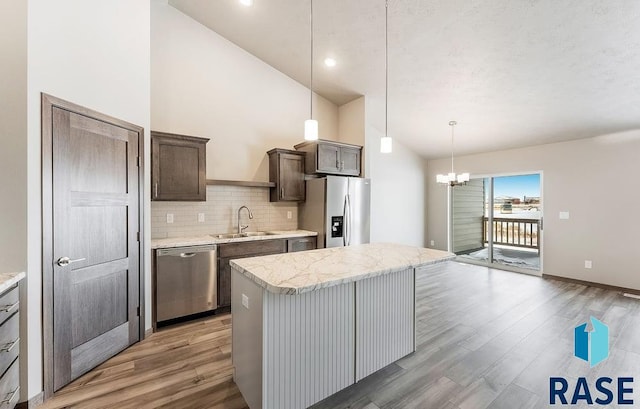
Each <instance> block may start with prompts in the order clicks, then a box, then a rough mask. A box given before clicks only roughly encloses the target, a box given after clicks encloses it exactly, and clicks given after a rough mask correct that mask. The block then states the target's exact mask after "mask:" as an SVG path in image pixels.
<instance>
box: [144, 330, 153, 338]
mask: <svg viewBox="0 0 640 409" xmlns="http://www.w3.org/2000/svg"><path fill="white" fill-rule="evenodd" d="M151 334H153V328H149V329H147V330H145V331H144V337H145V338H146V337H148V336H149V335H151Z"/></svg>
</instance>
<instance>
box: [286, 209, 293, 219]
mask: <svg viewBox="0 0 640 409" xmlns="http://www.w3.org/2000/svg"><path fill="white" fill-rule="evenodd" d="M291 218H293V212H292V211H291V210H289V211H287V219H291Z"/></svg>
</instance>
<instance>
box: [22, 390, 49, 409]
mask: <svg viewBox="0 0 640 409" xmlns="http://www.w3.org/2000/svg"><path fill="white" fill-rule="evenodd" d="M43 403H44V391H42V392H40V393H39V394H37V395H36V396H34V397H33V398H31V399H29V400H28V401H24V402H20V403H18V404H17V405H16V409H32V408H37V407H38V406H40V405H42V404H43Z"/></svg>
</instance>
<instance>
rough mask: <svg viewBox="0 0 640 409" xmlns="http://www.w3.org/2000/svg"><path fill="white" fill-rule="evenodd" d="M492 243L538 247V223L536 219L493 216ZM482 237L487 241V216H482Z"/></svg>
mask: <svg viewBox="0 0 640 409" xmlns="http://www.w3.org/2000/svg"><path fill="white" fill-rule="evenodd" d="M492 231H493V244H503V245H507V246H514V247H525V248H530V249H538V251H539V250H540V248H539V244H538V237H540V223H539V220H537V219H512V218H506V217H494V218H493V227H492ZM482 237H484V242H485V243H488V242H489V218H488V217H484V221H483V223H482Z"/></svg>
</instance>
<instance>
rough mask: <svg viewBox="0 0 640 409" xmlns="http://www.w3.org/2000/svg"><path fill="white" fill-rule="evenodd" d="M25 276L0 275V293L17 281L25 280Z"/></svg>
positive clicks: (17, 274) (19, 274) (21, 274)
mask: <svg viewBox="0 0 640 409" xmlns="http://www.w3.org/2000/svg"><path fill="white" fill-rule="evenodd" d="M25 276H26V274H25V273H23V272H20V273H0V293H1V292H3V291H5V290H6V289H7V288H9V287H11V286H12V285H14V284H15V283H17V282H18V281H20V280H22V279H23V278H25Z"/></svg>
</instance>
